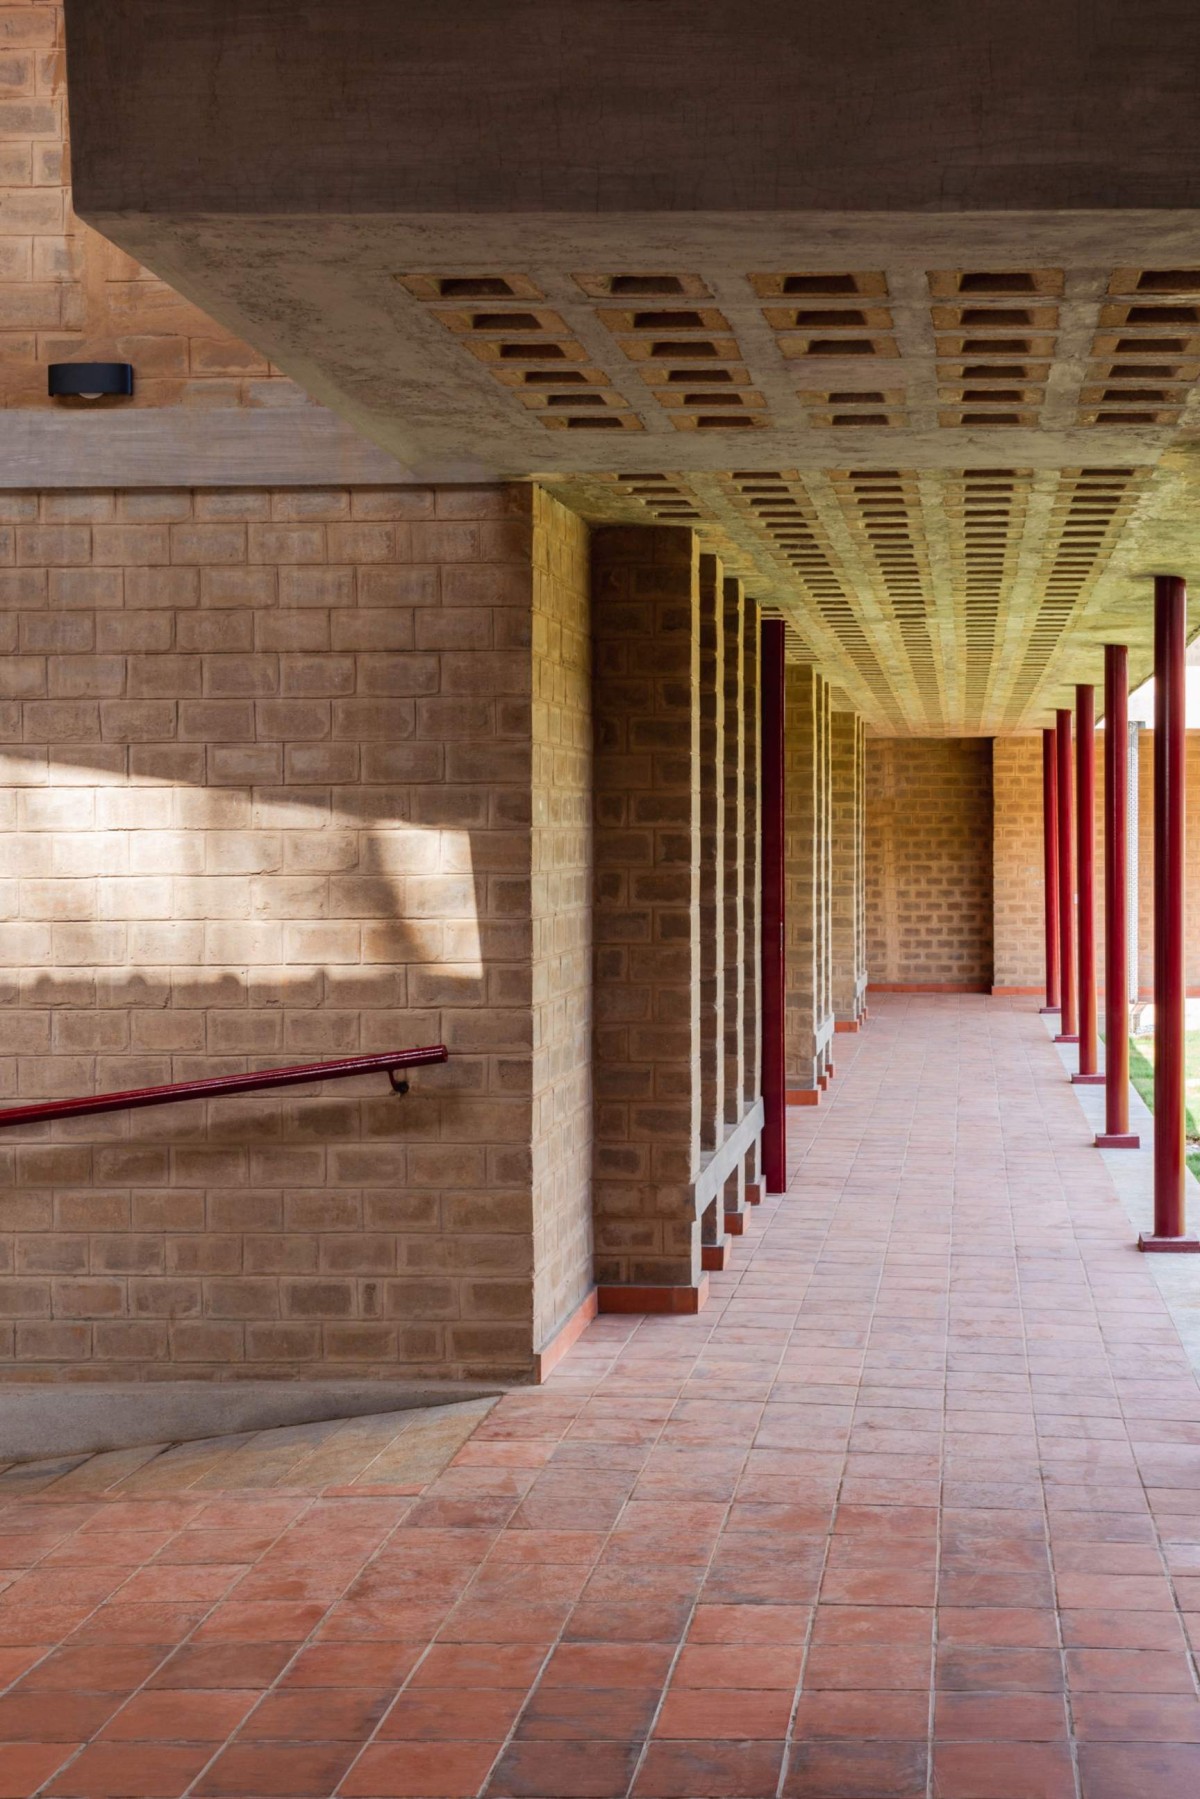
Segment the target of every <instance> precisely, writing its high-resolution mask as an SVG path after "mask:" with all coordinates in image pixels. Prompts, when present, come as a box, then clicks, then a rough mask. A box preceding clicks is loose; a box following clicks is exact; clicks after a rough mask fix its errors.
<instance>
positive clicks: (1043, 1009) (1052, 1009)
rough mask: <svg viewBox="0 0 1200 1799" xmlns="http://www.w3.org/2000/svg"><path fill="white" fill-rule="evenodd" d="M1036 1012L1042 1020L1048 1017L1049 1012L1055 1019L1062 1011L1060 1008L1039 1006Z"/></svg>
mask: <svg viewBox="0 0 1200 1799" xmlns="http://www.w3.org/2000/svg"><path fill="white" fill-rule="evenodd" d="M1038 1011H1039V1012H1040V1013H1041V1015H1042V1017H1043V1018H1046V1017H1048V1016H1049V1015H1050V1013H1051V1012H1053V1013H1054V1015H1055V1017H1056V1018H1057V1016H1058V1014H1059V1013H1060V1012H1061V1011H1062V1007H1061V1006H1039V1007H1038Z"/></svg>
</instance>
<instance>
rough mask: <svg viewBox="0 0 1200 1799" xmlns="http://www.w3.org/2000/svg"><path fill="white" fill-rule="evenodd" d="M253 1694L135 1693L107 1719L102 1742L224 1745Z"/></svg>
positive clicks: (244, 1712)
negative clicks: (113, 1715) (112, 1716)
mask: <svg viewBox="0 0 1200 1799" xmlns="http://www.w3.org/2000/svg"><path fill="white" fill-rule="evenodd" d="M258 1698H259V1694H258V1693H257V1692H254V1691H250V1692H245V1691H242V1692H239V1691H237V1690H236V1689H234V1690H233V1691H230V1692H218V1691H210V1692H199V1693H179V1692H171V1691H169V1690H167V1691H159V1692H154V1693H150V1692H143V1693H135V1694H134V1696H133V1698H132V1699H131V1700H130V1701H129V1703H128V1705H124V1706H122V1708H121V1710H120V1711H119V1712H118V1713H117V1714H116V1716H115V1717H114V1718H110V1720H109V1722H108V1723H107V1724H106V1725H105V1727H104V1729H103V1731H102V1732H101V1741H102V1742H149V1743H223V1742H224V1741H225V1739H226V1737H228V1736H230V1735H232V1733H233V1732H234V1731H235V1730H236V1729H237V1727H238V1725H239V1724H240V1723H241V1722H242V1720H243V1718H245V1716H246V1714H247V1712H248V1711H249V1710H250V1708H251V1706H253V1705H254V1704H255V1702H256V1701H257V1699H258Z"/></svg>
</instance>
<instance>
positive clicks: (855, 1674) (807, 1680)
mask: <svg viewBox="0 0 1200 1799" xmlns="http://www.w3.org/2000/svg"><path fill="white" fill-rule="evenodd" d="M932 1661H933V1649H932V1645H930V1644H926V1645H924V1646H921V1645H918V1644H915V1643H913V1644H907V1643H871V1644H855V1645H853V1646H851V1645H847V1644H836V1645H832V1646H830V1647H827V1648H826V1647H818V1646H817V1645H815V1644H814V1646H813V1648H812V1649H811V1650H810V1651H809V1655H808V1660H807V1661H806V1663H805V1665H804V1686H805V1690H806V1691H809V1690H812V1689H817V1688H820V1687H843V1688H852V1687H865V1688H868V1689H874V1690H880V1691H882V1690H884V1689H886V1688H888V1687H898V1688H908V1689H909V1690H911V1689H912V1688H914V1687H924V1688H926V1689H928V1686H929V1679H930V1669H931V1666H932Z"/></svg>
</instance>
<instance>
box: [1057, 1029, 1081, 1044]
mask: <svg viewBox="0 0 1200 1799" xmlns="http://www.w3.org/2000/svg"><path fill="white" fill-rule="evenodd" d="M1054 1041H1055V1042H1056V1043H1078V1042H1079V1035H1078V1032H1076V1033H1075V1034H1074V1035H1071V1036H1068V1035H1067V1034H1066V1033H1065V1032H1064V1031H1060V1032H1059V1033H1058V1036H1057V1037H1056V1038H1055V1039H1054Z"/></svg>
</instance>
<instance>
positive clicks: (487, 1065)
mask: <svg viewBox="0 0 1200 1799" xmlns="http://www.w3.org/2000/svg"><path fill="white" fill-rule="evenodd" d="M535 502H536V508H537V510H536V518H535V516H534V512H533V508H534V506H535ZM4 518H5V521H6V522H5V524H4V527H3V530H2V531H0V554H3V556H4V558H5V564H4V565H3V566H0V599H2V600H3V603H4V610H3V613H2V614H0V617H2V619H3V624H2V639H0V641H2V642H3V648H4V659H3V661H2V662H0V679H2V680H3V683H4V693H5V694H6V696H7V697H6V698H5V700H4V701H3V709H2V722H3V726H4V736H5V739H6V741H7V744H8V750H7V753H6V769H7V774H8V789H7V793H6V795H5V797H4V800H3V807H4V810H3V824H4V828H5V829H6V830H7V831H9V832H10V833H11V836H10V839H9V851H8V857H7V869H6V874H7V881H6V883H5V889H4V897H5V900H6V911H7V921H6V922H4V923H2V924H0V966H2V967H3V970H4V980H3V1006H2V1008H0V1032H2V1033H3V1038H2V1042H3V1060H2V1061H0V1077H2V1080H3V1091H4V1093H5V1095H6V1096H8V1097H20V1098H26V1099H32V1098H37V1097H60V1096H67V1095H71V1094H75V1093H86V1092H89V1091H93V1090H96V1089H105V1088H119V1087H131V1086H138V1085H143V1084H154V1083H158V1082H164V1081H169V1080H172V1079H181V1078H188V1077H196V1076H204V1075H211V1074H218V1073H224V1072H232V1071H236V1070H241V1069H244V1068H247V1067H256V1066H257V1067H264V1066H271V1065H274V1064H277V1063H280V1062H288V1061H298V1060H305V1059H314V1058H319V1057H327V1056H337V1055H344V1054H351V1053H354V1052H355V1051H358V1050H364V1051H365V1050H378V1049H387V1048H395V1047H403V1046H405V1045H407V1044H410V1043H420V1042H431V1041H438V1040H444V1041H445V1042H446V1043H447V1044H448V1046H449V1048H450V1050H451V1060H450V1062H449V1064H448V1065H447V1066H446V1067H445V1068H444V1069H431V1070H428V1071H424V1072H422V1073H421V1074H420V1076H419V1077H417V1078H415V1079H414V1082H413V1092H412V1093H411V1094H410V1095H409V1097H408V1098H407V1099H404V1100H397V1099H395V1098H393V1097H391V1096H390V1094H388V1093H387V1090H386V1086H385V1084H384V1082H383V1079H382V1077H374V1078H372V1079H371V1080H369V1081H363V1082H361V1083H358V1082H356V1083H352V1084H349V1085H339V1086H338V1087H336V1088H331V1089H330V1090H328V1091H327V1092H324V1093H322V1092H321V1091H319V1090H314V1091H313V1092H311V1093H308V1092H307V1091H300V1090H293V1091H292V1092H290V1093H288V1094H286V1095H282V1096H279V1095H269V1094H268V1095H259V1096H256V1097H252V1098H247V1099H243V1100H238V1101H226V1102H223V1103H222V1102H210V1103H207V1104H206V1103H201V1102H192V1103H189V1104H187V1105H184V1106H174V1107H170V1108H166V1109H164V1110H161V1111H151V1112H138V1113H124V1114H114V1115H111V1116H108V1117H105V1118H102V1119H87V1120H81V1121H79V1122H78V1123H77V1124H75V1125H73V1126H67V1125H60V1126H56V1127H52V1128H51V1127H45V1126H42V1127H28V1128H26V1129H24V1130H22V1131H21V1132H20V1133H12V1134H10V1135H9V1136H7V1137H6V1138H5V1140H4V1142H3V1144H0V1169H2V1172H3V1179H4V1183H5V1197H4V1201H3V1205H2V1208H0V1256H2V1257H3V1258H4V1264H5V1265H6V1266H7V1268H8V1269H9V1272H8V1274H7V1275H5V1277H4V1278H3V1279H2V1280H0V1316H2V1317H3V1320H4V1323H3V1325H2V1326H0V1350H2V1351H3V1353H4V1354H5V1355H6V1356H7V1357H9V1358H11V1360H10V1363H9V1365H10V1367H11V1368H12V1369H13V1370H14V1371H15V1372H20V1373H21V1374H22V1375H29V1374H46V1375H49V1374H51V1373H58V1372H62V1371H71V1370H76V1369H78V1370H82V1369H84V1368H86V1367H88V1366H90V1367H91V1369H92V1370H93V1371H94V1372H95V1373H100V1372H101V1371H103V1372H105V1373H108V1374H110V1375H113V1376H116V1375H129V1374H138V1373H152V1374H153V1373H165V1372H172V1371H174V1372H178V1373H187V1374H202V1373H213V1374H230V1373H245V1374H248V1373H259V1374H273V1373H280V1374H293V1373H297V1372H305V1371H311V1372H330V1373H333V1372H341V1373H349V1372H367V1371H372V1372H374V1371H383V1370H386V1371H388V1372H395V1371H396V1370H398V1369H401V1370H404V1371H407V1372H410V1373H412V1372H419V1371H431V1372H432V1371H436V1372H439V1373H446V1372H456V1371H459V1372H467V1371H473V1372H481V1371H485V1370H486V1371H490V1372H503V1371H508V1372H511V1373H514V1374H519V1373H523V1372H525V1371H527V1369H528V1367H529V1365H530V1356H531V1352H532V1348H533V1338H532V1333H533V1328H534V1323H533V1316H532V1305H531V1285H532V1282H533V1279H534V1278H535V1271H534V1253H535V1243H536V1249H537V1255H538V1258H539V1267H538V1270H537V1273H536V1280H537V1283H538V1301H537V1304H538V1316H539V1322H541V1323H545V1324H547V1325H548V1324H549V1321H550V1320H551V1319H553V1318H555V1317H556V1316H557V1315H558V1314H559V1313H560V1312H561V1311H562V1310H563V1309H564V1308H566V1307H569V1305H570V1303H571V1302H572V1300H573V1298H574V1297H575V1296H576V1295H577V1294H578V1292H579V1290H580V1287H581V1284H582V1282H583V1281H584V1279H585V1278H586V1276H585V1275H584V1273H583V1267H584V1264H585V1261H586V1234H587V1224H586V1218H585V1217H584V1216H583V1215H582V1208H583V1207H584V1206H585V1205H586V1200H585V1199H584V1197H583V1195H584V1193H585V1192H586V1187H585V1186H583V1187H581V1182H582V1181H583V1179H584V1175H583V1170H584V1168H585V1166H586V1162H587V1153H588V1152H587V1125H586V1046H587V1018H586V985H587V968H586V962H587V944H586V919H585V917H584V913H585V910H586V903H587V893H586V888H587V864H588V849H587V841H586V838H587V820H586V807H585V805H584V804H583V801H582V797H581V796H582V793H583V790H584V788H585V786H586V741H587V725H586V706H587V689H586V665H587V646H586V600H585V595H584V561H583V549H582V539H583V533H582V528H581V527H580V526H579V524H578V521H575V520H572V519H571V518H570V515H567V514H564V513H563V511H562V509H561V508H559V507H557V506H556V505H555V504H554V503H553V502H550V501H549V500H547V499H546V498H545V497H544V496H540V497H539V496H535V495H534V491H533V490H531V489H528V488H511V489H505V488H488V489H455V490H452V491H451V490H441V491H432V490H425V489H404V490H361V491H354V492H350V491H345V490H338V491H321V492H313V491H291V492H275V493H270V492H259V491H253V490H250V491H247V490H240V491H238V492H222V491H209V492H198V493H195V494H191V493H186V492H172V491H162V490H160V491H155V492H146V493H123V494H111V493H91V494H86V493H85V494H73V495H62V494H44V495H42V496H41V497H40V499H39V497H38V496H36V495H10V496H7V497H6V499H5V501H4ZM535 542H536V545H537V550H536V558H535V555H534V552H533V545H534V543H535ZM535 565H536V570H537V572H536V576H535V574H534V572H533V571H534V568H535ZM531 617H532V619H533V620H534V625H535V631H536V633H537V635H536V640H535V645H534V650H533V655H532V656H531V646H530V621H531ZM535 695H536V699H537V707H536V711H535V715H534V716H535V727H534V734H533V744H534V747H533V751H532V759H531V722H530V719H531V698H532V697H535ZM535 794H536V795H538V796H539V797H540V798H541V799H544V800H545V804H544V806H542V808H541V810H539V814H538V824H537V828H536V832H535V844H536V850H535V852H534V868H535V873H536V878H537V883H538V885H537V889H536V899H535V902H534V906H533V908H532V912H531V903H530V872H531V839H530V813H531V795H535ZM535 933H536V936H535ZM535 1028H536V1033H537V1034H536V1038H535ZM531 1073H532V1074H535V1075H536V1082H537V1091H536V1092H534V1093H533V1095H532V1097H531V1085H532V1082H531ZM531 1107H532V1108H534V1111H533V1116H536V1120H537V1123H536V1126H535V1125H534V1124H533V1123H532V1121H531ZM531 1146H532V1152H533V1158H534V1165H535V1168H536V1174H535V1172H534V1170H533V1169H531ZM535 1184H536V1185H537V1186H538V1187H539V1189H540V1190H539V1191H538V1192H537V1193H536V1194H535V1192H534V1186H535ZM560 1207H561V1208H562V1209H561V1212H560V1210H559V1208H560ZM531 1209H532V1215H531ZM534 1220H536V1224H535V1223H534Z"/></svg>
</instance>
